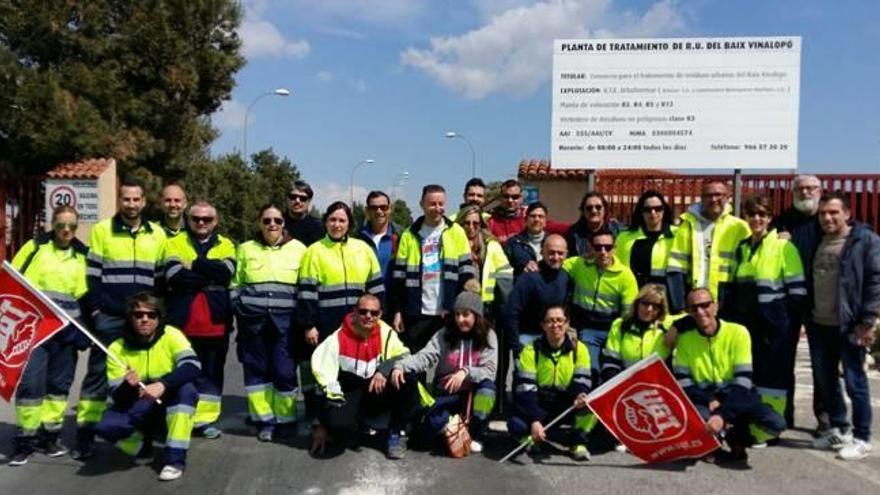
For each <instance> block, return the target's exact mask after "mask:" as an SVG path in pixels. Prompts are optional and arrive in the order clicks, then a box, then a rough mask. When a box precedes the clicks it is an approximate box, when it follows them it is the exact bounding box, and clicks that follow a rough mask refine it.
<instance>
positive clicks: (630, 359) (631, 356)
mask: <svg viewBox="0 0 880 495" xmlns="http://www.w3.org/2000/svg"><path fill="white" fill-rule="evenodd" d="M667 308H668V305H667V303H666V290H665V289H664V288H663V286H662V285H659V284H646V285H645V286H644V287H642V288H641V290H639V295H638V296H636V301H635V303H634V304H633V306H632V308H630V311H628V312H627V314H626V315H625V316H623V317H621V318H618V319H616V320H614V323H612V324H611V330H609V332H608V340H606V341H605V348H604V349H603V350H602V369H601V371H600V373H599V375H600V382H601V383H605V382H606V381H608V380H610V379H612V378H614V376H616V375H617V374H618V373H620V372H621V371H623V370H625V369H626V368H629V367H630V366H632V365H633V364H635V363H637V362H639V361H641V360H642V359H644V358H646V357H648V356H650V355H651V354H653V353H657V355H659V356H660V358H661V359H666V358H668V357H669V354H670V352H669V348H668V347H666V344H665V343H664V339H663V337H664V335H665V333H666V329H665V328H664V326H663V320H664V318H665V317H666V314H667V311H668V309H667ZM616 450H618V451H623V450H624V448H623V447H622V446H621V445H619V444H618V446H617V447H616Z"/></svg>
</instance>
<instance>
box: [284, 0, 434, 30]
mask: <svg viewBox="0 0 880 495" xmlns="http://www.w3.org/2000/svg"><path fill="white" fill-rule="evenodd" d="M429 3H430V2H429V1H428V0H322V1H320V2H316V1H315V0H292V1H290V4H292V6H293V7H294V8H295V10H296V12H297V13H298V14H299V15H300V16H302V17H309V18H312V19H315V20H321V21H328V20H331V21H332V20H335V21H354V22H358V23H368V24H376V25H382V26H398V25H400V24H406V23H409V22H412V21H413V20H414V19H417V18H419V17H421V16H423V15H424V14H425V13H426V12H427V11H428V8H429V7H430V5H429Z"/></svg>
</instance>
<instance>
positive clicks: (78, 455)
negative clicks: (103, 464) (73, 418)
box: [70, 442, 95, 461]
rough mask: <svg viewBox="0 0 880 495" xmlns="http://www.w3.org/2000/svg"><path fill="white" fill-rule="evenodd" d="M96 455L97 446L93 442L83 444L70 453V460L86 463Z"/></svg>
mask: <svg viewBox="0 0 880 495" xmlns="http://www.w3.org/2000/svg"><path fill="white" fill-rule="evenodd" d="M94 455H95V445H94V443H92V442H81V443H80V444H79V445H77V446H76V447H74V449H73V450H71V451H70V458H71V459H73V460H75V461H84V460H86V459H89V458H91V457H93V456H94Z"/></svg>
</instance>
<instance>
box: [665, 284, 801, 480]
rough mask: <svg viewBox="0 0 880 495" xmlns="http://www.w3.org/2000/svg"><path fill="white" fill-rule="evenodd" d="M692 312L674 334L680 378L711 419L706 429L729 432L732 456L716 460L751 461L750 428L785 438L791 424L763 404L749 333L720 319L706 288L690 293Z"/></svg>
mask: <svg viewBox="0 0 880 495" xmlns="http://www.w3.org/2000/svg"><path fill="white" fill-rule="evenodd" d="M687 312H688V316H687V317H685V318H682V319H680V320H678V321H676V322H675V325H674V327H673V330H672V331H671V333H672V334H673V335H677V343H676V345H675V355H674V357H673V361H672V363H673V369H674V371H675V377H676V379H677V380H678V383H679V385H681V387H682V388H683V389H684V391H685V393H686V394H687V396H688V398H690V399H691V401H692V402H693V403H694V405H695V406H696V407H697V410H698V411H699V412H700V415H701V416H702V417H703V419H705V420H706V429H707V430H708V431H710V432H712V433H715V434H720V433H721V432H722V431H726V435H725V440H726V441H727V444H728V446H729V447H730V452H729V453H728V452H718V453H717V454H715V456H714V460H716V461H722V462H724V461H734V462H742V463H744V462H747V461H748V454H747V453H746V447H749V446H751V445H752V444H753V443H754V439H753V438H752V435H751V433H750V431H749V425H750V424H755V425H756V426H758V427H760V428H761V429H763V430H764V431H766V432H767V433H768V434H771V435H779V433H781V432H782V431H783V430H785V420H784V419H783V418H782V416H781V415H780V414H779V413H777V412H776V411H774V410H773V409H771V408H770V407H769V406H767V405H766V404H764V403H763V402H761V397H760V395H758V393H757V391H755V388H754V386H753V384H752V341H751V337H750V336H749V331H748V330H747V329H746V328H745V327H744V326H742V325H739V324H736V323H732V322H728V321H725V320H722V319H720V318H718V316H717V314H718V305H717V304H716V303H715V299H714V298H713V297H712V293H711V292H710V291H709V289H707V288H704V287H703V288H697V289H694V290H692V291H691V292H690V293H689V294H688V296H687ZM668 342H669V341H667V343H668Z"/></svg>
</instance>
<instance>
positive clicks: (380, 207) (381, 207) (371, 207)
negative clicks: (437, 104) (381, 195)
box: [367, 205, 391, 211]
mask: <svg viewBox="0 0 880 495" xmlns="http://www.w3.org/2000/svg"><path fill="white" fill-rule="evenodd" d="M390 208H391V207H390V206H388V205H367V209H368V210H370V211H388V210H389V209H390Z"/></svg>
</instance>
